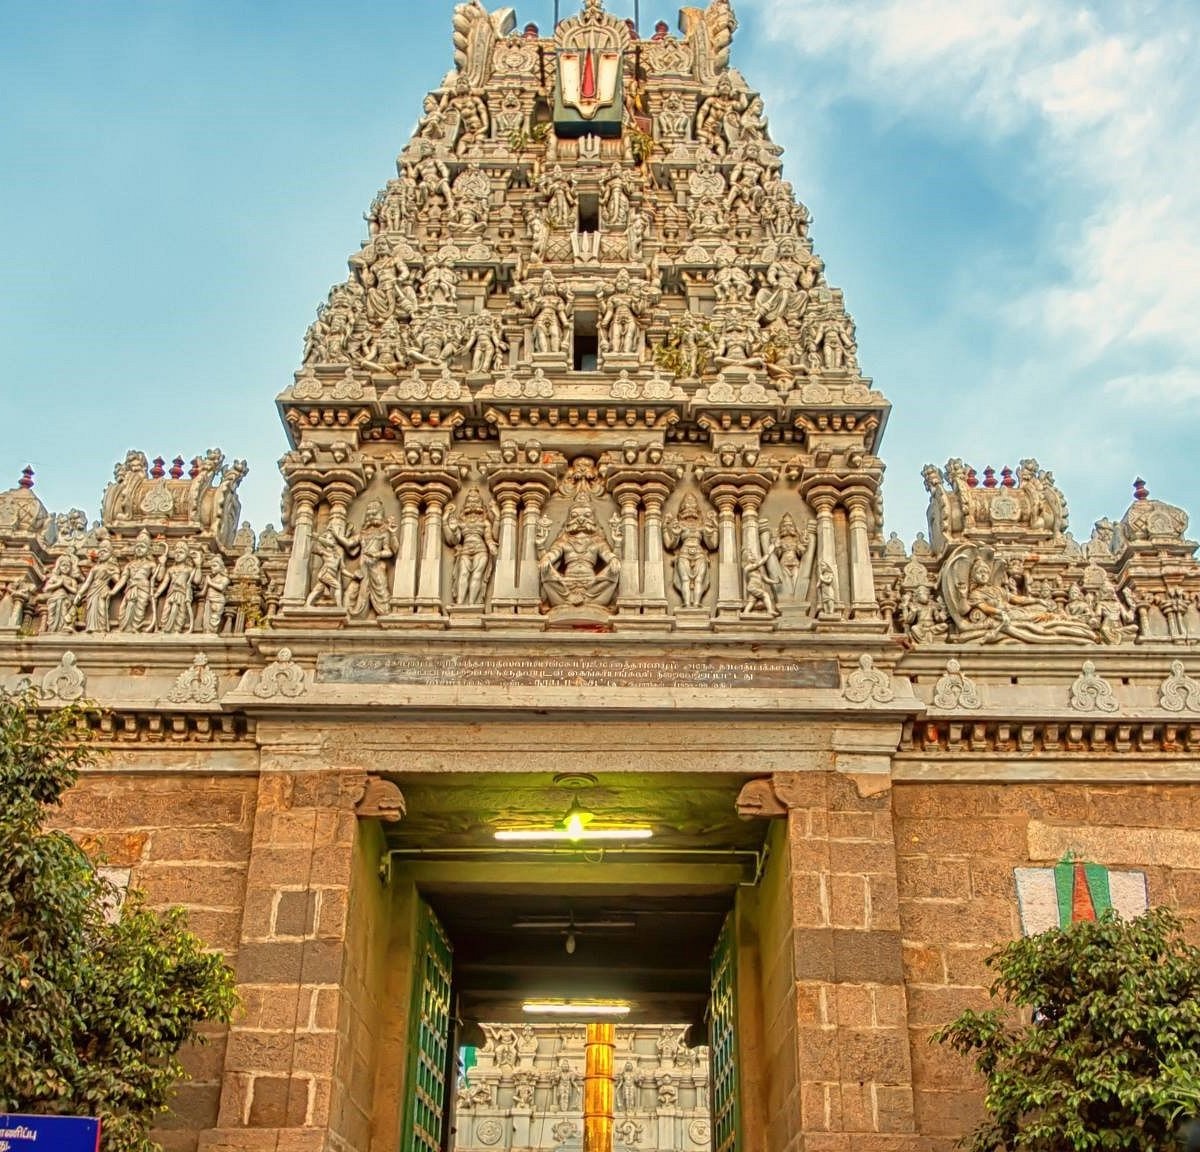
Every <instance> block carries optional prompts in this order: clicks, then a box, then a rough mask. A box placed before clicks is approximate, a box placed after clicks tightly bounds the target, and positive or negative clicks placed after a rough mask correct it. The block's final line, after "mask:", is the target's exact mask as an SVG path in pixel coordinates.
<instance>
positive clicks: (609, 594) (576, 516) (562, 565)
mask: <svg viewBox="0 0 1200 1152" xmlns="http://www.w3.org/2000/svg"><path fill="white" fill-rule="evenodd" d="M538 570H539V571H540V573H541V578H542V593H543V595H544V596H545V598H546V600H547V601H548V602H549V603H550V605H551V606H552V607H563V606H569V607H582V606H584V605H590V606H593V607H604V606H606V605H608V604H609V603H611V601H612V599H613V596H614V595H615V594H616V591H617V578H618V577H619V575H620V572H621V562H620V560H618V559H617V554H616V553H615V552H614V551H613V548H612V545H611V543H609V540H608V537H607V536H606V535H605V534H604V531H603V530H602V529H601V527H600V525H599V524H597V523H596V514H595V513H594V512H593V511H592V506H591V504H590V503H588V501H587V499H586V497H583V498H577V499H576V500H575V502H574V503H573V504H572V505H571V509H570V511H569V512H568V513H567V519H566V521H565V523H564V524H563V526H562V529H561V531H560V532H559V534H558V536H557V537H555V539H554V541H553V543H552V544H551V545H550V547H549V548H547V549H546V551H544V552H543V553H542V554H541V555H540V556H539V557H538Z"/></svg>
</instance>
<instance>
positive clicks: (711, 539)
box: [663, 492, 717, 608]
mask: <svg viewBox="0 0 1200 1152" xmlns="http://www.w3.org/2000/svg"><path fill="white" fill-rule="evenodd" d="M663 545H664V546H665V547H666V549H667V551H668V552H674V553H675V572H674V577H673V580H672V583H673V585H674V587H675V591H676V592H678V593H679V598H680V600H681V601H682V602H683V607H684V608H699V607H700V606H701V604H702V602H703V600H704V596H705V594H706V593H707V592H708V584H709V568H710V565H709V555H710V553H713V552H715V551H716V550H717V517H716V514H715V513H713V512H709V513H707V515H706V514H704V513H703V512H701V510H700V502H699V501H698V500H697V499H696V497H695V496H694V495H693V494H692V493H691V492H687V493H685V494H684V497H683V499H682V500H681V501H680V503H679V509H678V510H677V511H676V513H675V515H673V516H669V517H667V519H666V521H665V522H664V523H663Z"/></svg>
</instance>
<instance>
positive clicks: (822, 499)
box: [809, 492, 844, 604]
mask: <svg viewBox="0 0 1200 1152" xmlns="http://www.w3.org/2000/svg"><path fill="white" fill-rule="evenodd" d="M809 502H810V503H811V505H812V509H813V512H814V513H815V514H816V517H817V564H816V571H815V572H814V573H813V579H814V580H815V579H816V578H817V576H818V575H819V574H820V571H821V565H822V563H827V564H828V565H829V566H830V567H831V568H832V569H833V574H834V586H835V587H836V589H837V597H838V603H839V604H841V603H844V599H843V595H842V578H841V574H840V572H839V571H838V559H837V540H836V538H835V536H834V531H833V509H834V506H835V504H836V503H837V497H836V496H835V495H834V494H833V493H830V492H820V493H816V494H814V495H812V496H811V497H810V498H809Z"/></svg>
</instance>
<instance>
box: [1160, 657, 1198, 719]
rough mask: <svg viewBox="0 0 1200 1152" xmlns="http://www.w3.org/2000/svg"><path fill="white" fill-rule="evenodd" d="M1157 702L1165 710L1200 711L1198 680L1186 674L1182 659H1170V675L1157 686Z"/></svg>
mask: <svg viewBox="0 0 1200 1152" xmlns="http://www.w3.org/2000/svg"><path fill="white" fill-rule="evenodd" d="M1158 703H1159V707H1160V708H1162V709H1164V710H1165V711H1167V712H1200V682H1197V681H1196V680H1193V679H1192V678H1191V677H1190V676H1188V675H1187V673H1186V672H1185V671H1184V667H1183V661H1182V660H1172V661H1171V675H1170V676H1168V677H1167V678H1166V680H1164V681H1163V682H1162V684H1161V685H1160V686H1159V689H1158Z"/></svg>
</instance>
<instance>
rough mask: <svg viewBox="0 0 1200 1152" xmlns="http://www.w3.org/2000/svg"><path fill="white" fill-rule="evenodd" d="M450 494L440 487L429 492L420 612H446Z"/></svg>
mask: <svg viewBox="0 0 1200 1152" xmlns="http://www.w3.org/2000/svg"><path fill="white" fill-rule="evenodd" d="M449 499H450V493H449V492H446V491H443V490H442V489H440V488H434V487H431V488H428V489H426V492H425V530H424V534H423V537H422V541H421V568H420V574H419V576H418V580H417V611H418V612H423V613H426V614H428V613H434V614H440V613H441V611H442V517H443V514H444V512H445V509H446V504H447V503H448V502H449Z"/></svg>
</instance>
